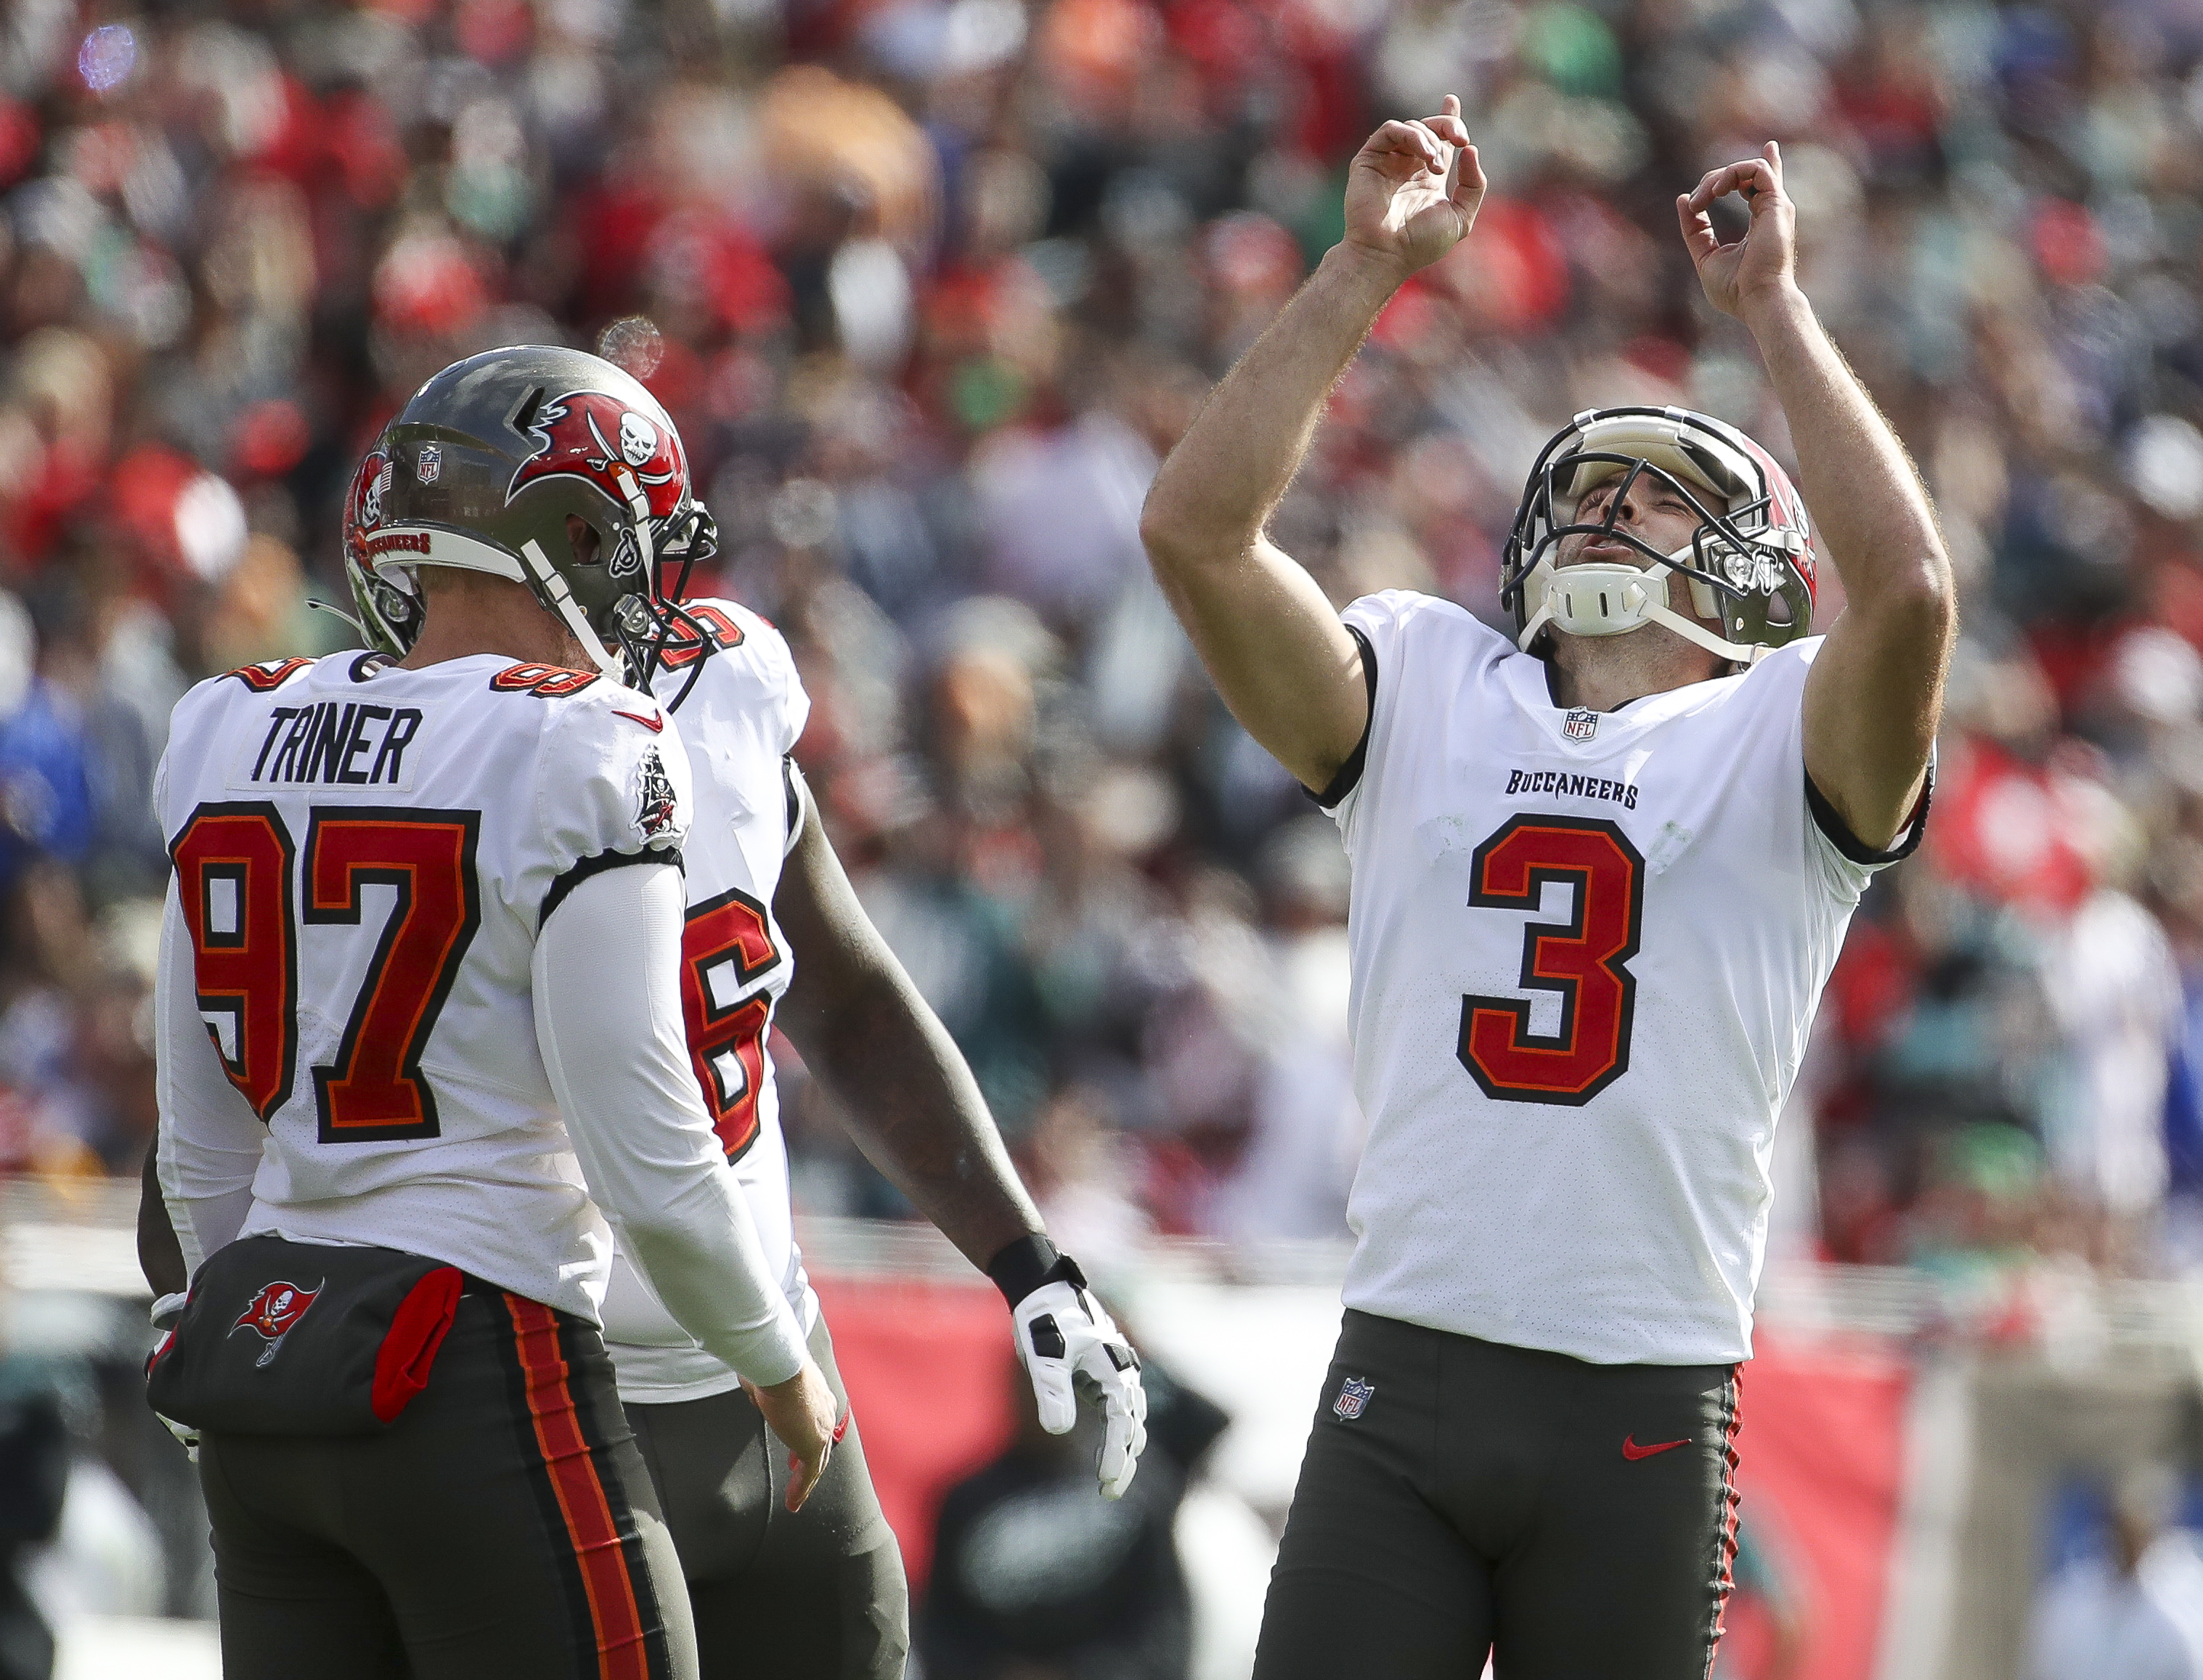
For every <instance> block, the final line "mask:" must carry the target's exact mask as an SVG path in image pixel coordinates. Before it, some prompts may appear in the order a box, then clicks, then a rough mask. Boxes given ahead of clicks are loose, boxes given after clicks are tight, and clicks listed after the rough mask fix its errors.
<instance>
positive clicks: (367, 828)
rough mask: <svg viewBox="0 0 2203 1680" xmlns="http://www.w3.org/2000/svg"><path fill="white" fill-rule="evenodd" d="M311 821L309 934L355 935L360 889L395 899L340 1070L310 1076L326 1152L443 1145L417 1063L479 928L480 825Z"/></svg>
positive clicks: (390, 810)
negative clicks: (387, 892)
mask: <svg viewBox="0 0 2203 1680" xmlns="http://www.w3.org/2000/svg"><path fill="white" fill-rule="evenodd" d="M480 838H481V812H480V811H422V810H417V809H409V808H405V807H402V806H375V805H316V806H315V807H314V808H313V809H312V811H310V826H309V828H308V829H307V831H306V859H305V867H306V881H307V893H306V905H305V908H304V912H303V914H302V915H301V917H300V920H301V921H302V922H304V923H306V924H307V925H309V926H316V925H343V926H350V927H357V926H358V925H359V924H360V921H361V916H362V904H361V901H362V893H361V888H362V887H364V886H365V885H366V884H367V883H368V882H369V881H376V882H381V883H385V884H387V885H389V886H392V887H396V888H397V889H398V902H397V904H396V905H395V906H394V907H393V909H392V911H391V912H390V919H389V920H388V921H387V922H386V923H384V924H383V928H382V934H381V938H380V939H379V940H377V941H376V942H375V953H374V955H373V956H371V957H369V958H368V967H367V979H366V981H365V982H364V983H363V985H362V986H361V987H360V990H359V994H358V996H357V998H355V999H353V1001H352V1008H351V1018H350V1019H349V1020H348V1021H346V1023H345V1031H344V1038H343V1040H342V1041H341V1042H340V1044H339V1046H338V1047H337V1056H336V1060H335V1061H334V1063H332V1064H327V1065H322V1064H316V1067H315V1069H314V1105H315V1108H316V1111H317V1113H318V1116H319V1119H320V1136H321V1141H322V1142H323V1143H344V1142H388V1141H397V1140H401V1139H406V1138H430V1137H437V1136H440V1135H442V1134H441V1128H440V1125H439V1124H438V1122H437V1117H436V1097H435V1093H434V1091H432V1090H431V1089H430V1088H429V1087H428V1080H427V1079H426V1078H424V1077H423V1076H422V1072H421V1057H422V1052H424V1051H425V1050H426V1049H427V1047H428V1037H429V1035H430V1034H432V1033H434V1031H435V1029H436V1021H437V1017H439V1016H440V1015H441V1014H442V1013H443V1009H444V1004H445V1001H446V999H448V998H449V997H450V996H451V992H452V983H453V982H454V981H456V980H457V979H458V971H459V964H460V963H461V961H462V960H463V959H464V958H465V956H466V953H467V950H468V947H469V946H471V945H472V944H473V943H474V937H475V933H476V932H477V931H478V930H479V929H480V928H481V877H480V876H479V875H478V874H477V873H476V872H475V846H476V843H477V842H478V840H480ZM454 899H455V900H456V902H453V900H454ZM454 911H456V914H453V913H452V912H454ZM393 1014H394V1015H395V1017H396V1019H395V1020H394V1021H393V1019H391V1018H390V1017H392V1016H393ZM363 1046H364V1050H363ZM363 1062H364V1065H363Z"/></svg>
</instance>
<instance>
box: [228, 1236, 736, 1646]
mask: <svg viewBox="0 0 2203 1680" xmlns="http://www.w3.org/2000/svg"><path fill="white" fill-rule="evenodd" d="M199 1480H200V1483H201V1485H202V1486H203V1487H204V1489H205V1492H206V1501H207V1511H208V1514H209V1515H210V1517H211V1518H212V1519H213V1524H214V1547H215V1580H216V1586H217V1589H218V1590H219V1596H220V1606H221V1657H222V1673H223V1675H224V1676H225V1677H226V1680H300V1677H303V1676H309V1675H310V1676H312V1677H313V1680H694V1677H695V1675H696V1649H695V1636H694V1631H693V1630H692V1629H691V1628H690V1625H689V1620H688V1598H687V1596H686V1595H684V1594H683V1593H682V1591H681V1574H680V1564H679V1560H678V1559H676V1557H675V1555H674V1551H673V1544H672V1541H671V1539H670V1536H668V1535H667V1533H666V1530H665V1525H664V1522H663V1520H662V1519H661V1518H660V1517H659V1509H658V1500H657V1496H656V1495H655V1494H653V1492H652V1490H651V1486H650V1480H649V1477H647V1475H646V1474H645V1473H644V1471H643V1467H642V1459H641V1456H640V1455H639V1454H638V1453H636V1451H635V1437H634V1435H633V1434H632V1433H631V1432H630V1431H629V1428H628V1424H627V1419H626V1418H625V1417H624V1416H623V1414H622V1412H621V1411H620V1406H619V1397H618V1394H617V1392H616V1390H615V1389H614V1388H613V1384H612V1365H611V1356H610V1355H608V1354H607V1353H605V1345H604V1339H603V1338H602V1337H601V1336H600V1335H599V1334H598V1332H597V1330H596V1329H595V1327H594V1326H593V1325H590V1324H588V1323H584V1322H583V1321H582V1320H581V1319H579V1318H576V1317H572V1316H571V1315H570V1314H567V1313H563V1312H557V1311H555V1310H554V1309H552V1308H551V1307H548V1306H543V1305H542V1304H540V1302H536V1301H532V1300H525V1299H523V1297H521V1296H518V1295H514V1294H509V1293H507V1292H506V1291H505V1290H502V1289H499V1288H495V1287H494V1286H493V1285H490V1284H486V1283H482V1282H479V1281H476V1280H473V1279H470V1280H469V1282H468V1284H467V1289H466V1293H465V1294H463V1295H461V1296H460V1298H459V1306H458V1315H457V1317H455V1318H454V1319H453V1321H452V1329H451V1333H450V1334H449V1335H447V1336H446V1337H445V1339H444V1344H443V1346H442V1347H441V1348H440V1350H439V1351H438V1353H437V1355H436V1363H435V1365H434V1370H433V1371H431V1373H430V1375H429V1378H428V1387H427V1388H425V1389H423V1390H422V1393H421V1394H420V1395H419V1397H418V1398H417V1399H416V1400H414V1401H413V1403H412V1404H411V1405H410V1406H408V1407H407V1408H406V1409H405V1412H403V1413H402V1414H400V1416H399V1418H398V1420H397V1422H396V1423H394V1424H392V1425H391V1427H390V1428H389V1429H387V1431H385V1432H384V1433H382V1434H380V1435H351V1436H342V1437H330V1436H279V1435H213V1434H210V1435H204V1436H203V1437H202V1439H201V1441H200V1447H199Z"/></svg>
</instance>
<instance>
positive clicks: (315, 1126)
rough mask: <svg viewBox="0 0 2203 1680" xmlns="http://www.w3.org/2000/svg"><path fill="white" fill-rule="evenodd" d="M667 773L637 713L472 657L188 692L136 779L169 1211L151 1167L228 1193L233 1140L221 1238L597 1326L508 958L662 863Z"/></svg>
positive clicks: (596, 1296) (646, 721)
mask: <svg viewBox="0 0 2203 1680" xmlns="http://www.w3.org/2000/svg"><path fill="white" fill-rule="evenodd" d="M688 778H689V769H688V756H687V754H686V752H684V751H683V749H682V743H681V742H680V740H678V739H677V738H676V736H675V735H674V734H672V732H670V731H669V730H664V729H663V728H662V724H661V723H660V722H659V707H658V706H657V704H655V703H654V702H653V700H651V699H649V698H648V697H647V696H645V695H641V694H638V693H635V692H634V691H633V690H631V689H628V688H623V687H620V686H618V685H617V684H616V683H613V682H611V681H607V680H605V679H604V678H602V677H599V676H597V675H594V674H593V673H584V672H578V671H565V670H559V669H555V668H552V667H549V666H544V665H528V664H516V663H514V662H513V661H511V659H508V658H505V657H499V656H493V655H478V656H475V657H469V658H463V659H453V660H449V661H446V662H445V663H440V664H435V665H432V666H429V667H428V668H426V669H422V670H406V669H400V668H399V667H396V666H393V665H391V664H389V663H387V662H386V661H384V660H383V659H381V657H379V656H376V655H373V654H361V653H357V652H347V653H339V654H332V655H330V656H328V657H326V658H323V659H320V660H305V659H288V660H282V661H271V662H269V663H268V664H266V665H261V666H250V667H247V668H245V669H243V670H240V671H233V672H231V673H230V674H229V675H226V676H222V677H217V678H215V679H213V680H212V681H207V682H203V683H200V684H199V685H198V687H195V688H193V689H192V691H191V693H188V694H186V696H185V697H184V699H182V700H181V701H180V702H179V703H178V704H177V706H176V710H175V715H174V722H173V725H172V729H171V734H170V736H169V740H168V751H167V753H166V754H165V756H164V757H163V758H162V763H161V767H160V769H159V771H158V772H157V775H156V776H155V780H154V803H155V810H156V814H157V817H158V819H159V821H160V823H161V828H162V833H163V834H165V835H166V836H167V837H168V842H169V849H170V852H171V854H172V855H173V857H174V860H175V866H176V869H175V879H174V885H173V887H172V888H171V893H170V903H169V915H170V928H169V935H168V937H167V939H166V940H165V941H164V943H165V946H166V954H165V955H164V963H165V964H167V965H168V966H167V967H166V969H164V973H163V978H162V1011H163V1014H164V1017H174V1018H164V1020H163V1023H162V1058H161V1067H160V1079H161V1106H162V1124H163V1127H164V1129H169V1130H171V1131H172V1132H173V1134H174V1135H175V1137H176V1138H177V1139H179V1140H180V1141H181V1142H182V1143H183V1144H184V1145H185V1146H186V1153H187V1154H188V1155H189V1156H190V1159H189V1160H187V1161H186V1162H184V1163H182V1164H178V1163H176V1162H174V1160H173V1159H172V1158H171V1153H170V1150H169V1148H168V1146H166V1145H164V1148H163V1160H162V1170H163V1174H164V1181H163V1182H164V1184H166V1185H168V1188H169V1189H170V1190H171V1193H172V1196H173V1195H175V1194H181V1195H183V1196H185V1197H189V1196H191V1195H192V1194H195V1192H194V1190H193V1188H192V1187H191V1185H190V1184H189V1183H188V1182H185V1183H181V1184H179V1183H171V1182H169V1176H170V1175H171V1174H172V1173H174V1172H180V1173H182V1174H183V1175H185V1177H186V1180H188V1178H189V1177H190V1176H191V1175H192V1174H193V1173H195V1172H197V1173H199V1174H201V1175H202V1176H203V1177H204V1180H205V1182H214V1183H217V1184H219V1183H223V1182H227V1181H228V1180H229V1179H231V1178H234V1179H236V1180H238V1181H239V1182H241V1181H242V1179H243V1176H244V1169H243V1164H242V1161H241V1159H240V1158H242V1157H244V1156H245V1151H246V1150H247V1149H248V1148H249V1149H250V1150H251V1152H253V1153H256V1154H257V1168H255V1169H252V1170H251V1207H250V1210H249V1211H247V1212H246V1213H245V1218H244V1223H243V1227H242V1231H241V1234H242V1235H258V1234H261V1233H267V1232H273V1233H275V1234H278V1235H283V1236H286V1237H290V1238H292V1239H294V1240H298V1241H309V1242H315V1241H319V1242H347V1243H367V1244H377V1245H381V1246H383V1247H392V1248H399V1249H404V1250H406V1251H408V1252H410V1253H416V1254H425V1255H428V1256H431V1257H433V1258H434V1259H440V1260H445V1261H447V1262H449V1263H450V1264H454V1265H457V1266H459V1267H461V1268H463V1269H464V1270H467V1271H470V1272H473V1273H475V1274H476V1275H477V1276H481V1277H483V1278H486V1279H487V1280H489V1281H490V1282H493V1283H497V1284H499V1285H501V1286H502V1287H504V1288H508V1289H511V1290H513V1291H514V1292H516V1293H517V1294H522V1295H525V1296H528V1297H529V1298H530V1299H532V1300H539V1301H543V1302H546V1303H547V1304H548V1305H550V1306H555V1307H558V1308H560V1309H563V1310H564V1311H566V1312H574V1313H577V1314H579V1315H581V1316H582V1317H587V1318H589V1319H591V1320H593V1321H594V1319H596V1318H597V1317H598V1303H599V1300H601V1298H602V1296H603V1294H604V1289H605V1278H606V1276H607V1274H608V1272H609V1269H610V1264H611V1232H610V1230H609V1229H608V1228H607V1227H606V1225H605V1221H604V1219H603V1217H602V1216H601V1215H600V1214H599V1212H598V1211H597V1208H596V1206H595V1205H594V1203H593V1202H592V1201H591V1200H590V1199H589V1196H588V1192H587V1190H586V1189H585V1188H583V1183H582V1174H581V1170H580V1167H579V1164H578V1163H577V1161H576V1157H575V1154H574V1151H573V1147H572V1143H571V1141H570V1139H569V1137H568V1135H567V1134H566V1130H565V1127H564V1123H563V1121H562V1120H561V1119H560V1117H559V1112H558V1106H557V1104H556V1102H555V1100H554V1099H553V1097H552V1088H551V1084H550V1082H549V1080H548V1078H547V1077H546V1074H545V1071H544V1065H543V1060H542V1057H541V1055H540V1052H539V1050H538V1048H537V1044H536V1030H535V1014H534V1007H533V1001H532V993H531V986H530V973H529V964H530V962H531V960H532V958H533V956H534V953H535V939H536V930H537V928H538V927H539V926H540V923H541V921H542V918H543V917H544V916H545V915H546V913H547V911H549V910H550V909H551V908H553V907H555V906H556V905H557V904H558V901H559V900H560V899H562V898H563V897H564V894H565V893H567V892H568V891H570V890H571V888H572V887H573V886H575V885H576V883H577V882H579V881H582V880H583V879H586V878H587V877H588V875H590V874H592V873H594V872H595V871H597V870H599V869H604V868H606V867H611V866H612V865H613V864H616V863H618V862H631V861H633V859H634V858H635V856H636V855H637V854H640V853H646V852H653V851H664V852H670V851H671V850H672V849H673V848H676V847H678V846H680V845H681V844H682V840H683V838H684V835H685V832H686V830H687V828H688V818H689V810H690V808H689V793H688ZM195 993H196V1000H197V1014H198V1021H193V1020H192V1018H191V1015H190V1013H189V1011H192V1006H193V997H194V994H195ZM200 1023H204V1029H205V1032H204V1035H200V1034H198V1032H196V1031H195V1030H194V1029H195V1028H196V1027H198V1025H199V1024H200ZM209 1039H210V1040H212V1048H213V1050H214V1051H215V1052H216V1053H215V1054H208V1053H206V1052H207V1050H208V1048H209V1046H208V1043H207V1040H209ZM240 1097H241V1098H242V1099H243V1107H240V1105H239V1098H240ZM244 1107H249V1109H250V1110H251V1112H252V1113H253V1114H255V1115H257V1117H258V1120H259V1122H260V1123H263V1124H264V1126H265V1134H264V1136H263V1137H257V1138H256V1137H254V1136H253V1132H254V1131H255V1129H256V1128H254V1127H253V1126H252V1125H251V1123H245V1124H244V1125H240V1124H239V1117H240V1116H241V1114H242V1113H243V1110H244ZM225 1160H227V1161H228V1162H230V1163H233V1166H232V1167H230V1168H228V1169H227V1170H225V1169H223V1168H222V1166H221V1163H223V1162H224V1161H225ZM172 1205H174V1203H173V1202H172Z"/></svg>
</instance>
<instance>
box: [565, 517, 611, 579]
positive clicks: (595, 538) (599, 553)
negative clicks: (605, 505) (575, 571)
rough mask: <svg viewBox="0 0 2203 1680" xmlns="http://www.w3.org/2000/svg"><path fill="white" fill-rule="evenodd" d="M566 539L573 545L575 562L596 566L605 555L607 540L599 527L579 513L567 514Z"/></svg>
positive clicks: (581, 564)
mask: <svg viewBox="0 0 2203 1680" xmlns="http://www.w3.org/2000/svg"><path fill="white" fill-rule="evenodd" d="M566 540H567V541H568V542H569V543H570V544H571V545H573V550H574V563H575V564H576V565H577V566H594V565H595V564H597V563H599V562H600V561H601V560H603V558H604V557H605V540H604V539H603V538H602V537H600V536H599V535H598V534H597V528H596V527H595V526H594V525H592V524H590V523H589V522H588V520H586V519H584V518H582V516H581V515H579V514H577V513H570V514H568V515H567V516H566Z"/></svg>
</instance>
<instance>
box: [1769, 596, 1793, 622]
mask: <svg viewBox="0 0 2203 1680" xmlns="http://www.w3.org/2000/svg"><path fill="white" fill-rule="evenodd" d="M1767 622H1768V626H1769V628H1771V629H1777V630H1787V629H1788V628H1790V626H1791V623H1792V622H1793V621H1792V615H1791V611H1790V598H1789V597H1788V596H1787V595H1786V594H1784V593H1783V592H1781V591H1780V590H1777V591H1776V592H1775V593H1774V594H1772V595H1769V597H1768V598H1767Z"/></svg>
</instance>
